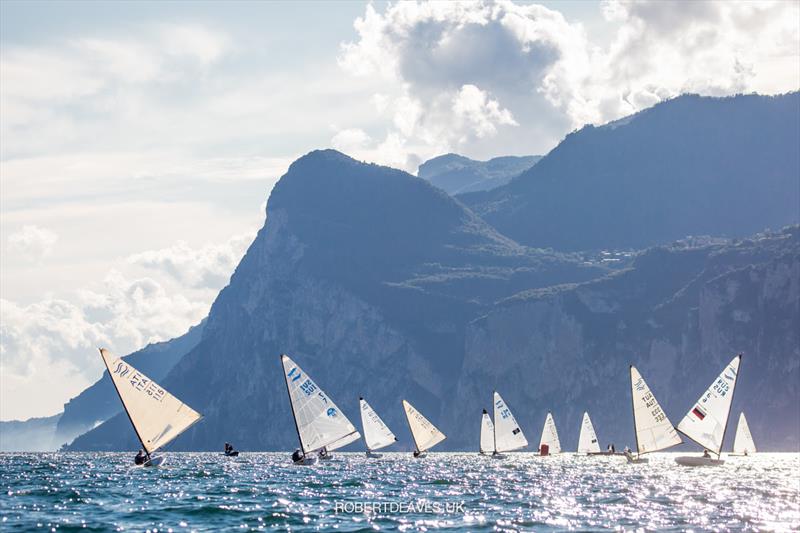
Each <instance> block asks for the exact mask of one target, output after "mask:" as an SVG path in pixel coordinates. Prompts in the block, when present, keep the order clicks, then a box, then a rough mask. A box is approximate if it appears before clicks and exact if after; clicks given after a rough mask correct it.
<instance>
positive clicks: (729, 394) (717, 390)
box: [678, 355, 742, 455]
mask: <svg viewBox="0 0 800 533" xmlns="http://www.w3.org/2000/svg"><path fill="white" fill-rule="evenodd" d="M741 358H742V356H741V355H737V356H736V357H734V358H733V359H732V360H731V362H730V363H728V365H727V366H726V367H725V369H724V370H723V371H722V372H721V373H720V375H719V376H717V379H715V380H714V382H713V383H712V384H711V386H710V387H709V388H708V389H706V391H705V392H704V393H703V395H702V396H700V398H699V399H698V400H697V402H696V403H695V404H694V407H692V408H691V409H690V410H689V412H688V413H686V416H684V417H683V419H682V420H681V421H680V423H679V424H678V431H680V432H681V433H683V434H684V435H686V436H687V437H689V438H690V439H692V440H693V441H695V442H696V443H697V444H699V445H700V446H703V447H704V448H706V449H707V450H710V451H712V452H714V453H715V454H717V455H719V454H720V452H721V451H722V440H723V438H724V437H725V429H726V428H727V425H728V416H729V415H730V411H731V403H732V401H733V393H734V391H735V389H736V379H737V377H738V373H739V363H740V362H741Z"/></svg>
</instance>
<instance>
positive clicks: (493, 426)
mask: <svg viewBox="0 0 800 533" xmlns="http://www.w3.org/2000/svg"><path fill="white" fill-rule="evenodd" d="M495 394H497V391H493V392H492V400H493V401H492V403H494V404H495V405H494V408H493V409H492V435H493V436H494V450H492V453H499V452H498V451H497V421H496V420H494V413H496V412H497V404H496V403H495V401H494V395H495Z"/></svg>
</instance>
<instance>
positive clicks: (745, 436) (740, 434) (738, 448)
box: [733, 413, 757, 455]
mask: <svg viewBox="0 0 800 533" xmlns="http://www.w3.org/2000/svg"><path fill="white" fill-rule="evenodd" d="M756 451H757V450H756V443H755V442H753V435H751V434H750V426H748V425H747V419H746V418H745V417H744V413H739V425H738V426H736V438H734V439H733V453H739V454H745V453H746V454H748V455H749V454H753V453H756Z"/></svg>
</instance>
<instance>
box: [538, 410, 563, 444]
mask: <svg viewBox="0 0 800 533" xmlns="http://www.w3.org/2000/svg"><path fill="white" fill-rule="evenodd" d="M542 444H547V446H548V447H549V448H550V452H549V453H561V441H560V440H558V430H557V429H556V421H555V420H553V414H552V413H547V418H546V419H545V421H544V428H543V429H542V438H541V440H540V441H539V449H540V450H541V449H542Z"/></svg>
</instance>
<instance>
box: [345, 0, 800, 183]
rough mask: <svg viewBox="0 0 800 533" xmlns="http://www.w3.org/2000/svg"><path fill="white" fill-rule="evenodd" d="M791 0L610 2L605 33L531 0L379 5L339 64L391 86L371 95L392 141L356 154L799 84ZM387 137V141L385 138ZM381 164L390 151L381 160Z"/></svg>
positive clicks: (556, 128) (436, 145)
mask: <svg viewBox="0 0 800 533" xmlns="http://www.w3.org/2000/svg"><path fill="white" fill-rule="evenodd" d="M798 10H800V4H798V3H796V2H759V3H755V2H752V3H750V2H690V3H687V2H669V1H659V2H643V1H636V0H634V1H623V0H610V1H607V2H605V3H604V4H603V5H602V13H603V16H605V19H606V21H607V30H608V32H610V33H612V35H613V37H612V38H611V39H610V40H609V44H604V45H599V44H597V43H593V42H592V41H591V40H590V39H589V37H588V36H587V33H586V32H585V30H584V28H583V26H582V25H581V24H580V23H577V22H572V21H568V20H567V19H566V18H565V17H564V16H563V15H562V14H561V13H559V12H558V11H556V10H552V9H548V8H546V7H544V6H540V5H536V4H525V5H518V4H515V3H513V2H511V1H508V0H497V1H493V2H489V1H485V2H432V3H418V2H398V3H396V4H389V5H388V6H387V7H386V9H385V10H383V11H382V12H379V11H378V10H376V8H375V7H373V6H372V5H368V6H367V7H366V12H365V14H364V16H363V17H360V18H358V19H356V21H355V23H354V27H355V29H356V32H357V33H358V39H357V40H355V41H353V42H346V43H343V44H342V46H341V53H340V57H339V65H340V66H341V67H342V68H343V69H344V70H345V71H347V72H349V73H351V74H352V75H354V76H359V77H366V76H369V77H381V78H383V79H385V80H387V82H388V83H389V84H390V85H391V86H393V87H395V88H396V90H395V91H394V92H390V93H389V94H387V93H386V92H381V93H376V95H375V96H374V97H373V102H374V103H375V105H376V108H377V110H378V112H379V113H382V114H383V115H384V116H385V117H386V120H387V123H388V124H389V131H388V133H387V134H386V137H385V140H381V139H380V138H375V139H372V140H371V141H370V142H366V143H364V145H363V146H361V147H358V146H357V147H356V149H357V150H358V149H360V153H359V155H361V156H362V157H366V158H373V159H376V158H380V157H385V158H387V159H388V160H393V161H402V162H403V164H404V166H406V167H407V168H408V167H410V166H411V165H410V163H411V161H412V160H413V159H414V156H416V158H417V159H419V157H423V158H424V157H428V156H430V155H433V154H437V153H441V152H444V151H448V150H457V151H464V152H467V153H470V154H472V155H480V153H481V152H482V151H484V150H486V151H488V153H487V155H495V154H496V153H499V152H504V153H515V152H516V153H526V152H527V153H530V152H536V151H539V152H541V151H544V150H546V149H549V148H551V147H552V146H553V141H554V140H557V139H558V138H560V137H561V136H562V135H563V134H565V133H566V132H568V131H569V130H570V129H573V128H576V127H580V126H582V125H583V124H586V123H603V122H606V121H609V120H613V119H617V118H620V117H621V116H624V115H627V114H630V113H633V112H636V111H638V110H641V109H643V108H645V107H648V106H651V105H653V104H655V103H657V102H658V101H661V100H663V99H666V98H670V97H673V96H676V95H679V94H682V93H685V92H698V93H702V94H711V95H723V94H734V93H740V92H750V91H758V92H762V93H780V92H785V91H790V90H797V89H798V87H800V67H798V65H799V64H800V52H798V50H800V37H799V36H798V32H799V31H800V30H799V29H798V24H797V20H798V19H800V11H798ZM390 137H391V138H392V139H393V140H392V142H391V147H392V149H391V150H387V146H384V147H383V150H379V148H380V146H381V145H382V144H386V143H387V142H388V140H389V138H390ZM384 162H387V161H384Z"/></svg>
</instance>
